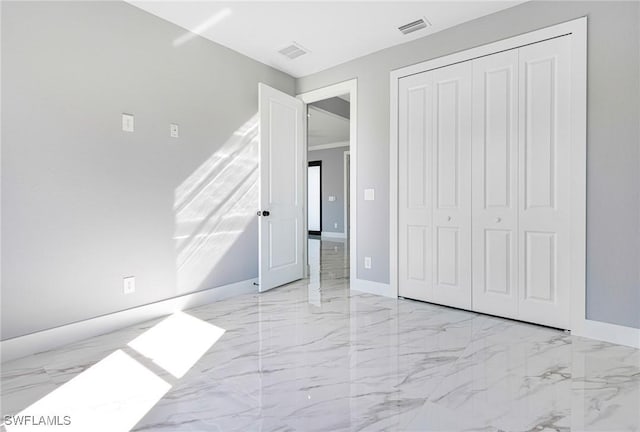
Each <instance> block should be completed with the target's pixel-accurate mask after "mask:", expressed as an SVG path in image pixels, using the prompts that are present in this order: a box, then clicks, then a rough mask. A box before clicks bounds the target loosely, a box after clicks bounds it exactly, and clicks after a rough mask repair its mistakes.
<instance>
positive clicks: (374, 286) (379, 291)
mask: <svg viewBox="0 0 640 432" xmlns="http://www.w3.org/2000/svg"><path fill="white" fill-rule="evenodd" d="M351 289H352V290H356V291H362V292H366V293H369V294H375V295H380V296H384V297H391V298H397V296H396V293H395V292H393V290H392V289H391V285H389V284H385V283H380V282H373V281H368V280H364V279H351Z"/></svg>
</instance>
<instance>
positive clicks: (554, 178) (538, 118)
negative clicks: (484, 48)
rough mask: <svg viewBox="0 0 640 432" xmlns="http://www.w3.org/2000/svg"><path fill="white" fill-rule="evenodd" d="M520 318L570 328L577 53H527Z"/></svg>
mask: <svg viewBox="0 0 640 432" xmlns="http://www.w3.org/2000/svg"><path fill="white" fill-rule="evenodd" d="M518 68H519V80H518V81H519V103H518V111H519V113H518V115H519V130H518V135H519V140H518V141H519V143H518V147H519V148H518V153H519V157H518V159H519V166H518V169H519V176H518V177H519V187H518V192H519V197H520V204H519V212H518V240H519V243H520V245H519V247H518V248H519V252H520V253H519V257H518V261H519V265H518V277H519V284H518V285H519V288H520V290H519V291H520V292H519V298H520V301H519V304H518V307H519V310H518V318H519V319H522V320H525V321H532V322H537V323H540V324H546V325H549V326H553V327H559V328H565V329H568V328H569V326H570V316H569V314H570V299H569V295H570V290H569V286H570V285H569V284H570V270H569V269H570V265H569V264H570V263H569V260H570V254H571V251H570V219H569V216H570V215H569V210H570V199H569V198H570V197H569V193H570V188H571V183H570V182H571V177H570V174H571V173H570V172H571V133H570V117H571V97H570V89H571V49H570V41H569V39H568V38H567V37H560V38H556V39H551V40H548V41H545V42H540V43H537V44H533V45H528V46H526V47H523V48H520V50H519V63H518Z"/></svg>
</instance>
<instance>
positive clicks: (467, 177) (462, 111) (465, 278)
mask: <svg viewBox="0 0 640 432" xmlns="http://www.w3.org/2000/svg"><path fill="white" fill-rule="evenodd" d="M432 73H433V94H434V97H433V111H434V118H433V127H432V130H433V145H432V148H433V177H432V181H431V184H432V186H433V191H432V193H433V214H432V218H433V219H432V220H433V255H434V260H433V276H434V279H433V296H434V298H435V299H436V301H437V302H438V303H441V304H445V305H449V306H455V307H460V308H464V309H470V308H471V62H464V63H460V64H456V65H452V66H447V67H444V68H441V69H436V70H434V71H433V72H432Z"/></svg>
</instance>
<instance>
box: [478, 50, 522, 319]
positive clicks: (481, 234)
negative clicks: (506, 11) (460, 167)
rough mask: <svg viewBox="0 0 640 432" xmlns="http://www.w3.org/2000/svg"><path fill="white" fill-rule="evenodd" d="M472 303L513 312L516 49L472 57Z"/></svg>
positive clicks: (511, 314) (515, 284) (497, 311)
mask: <svg viewBox="0 0 640 432" xmlns="http://www.w3.org/2000/svg"><path fill="white" fill-rule="evenodd" d="M473 308H474V310H477V311H479V312H485V313H489V314H493V315H501V316H505V317H511V318H517V317H518V50H511V51H505V52H502V53H498V54H494V55H490V56H487V57H482V58H479V59H477V60H474V61H473Z"/></svg>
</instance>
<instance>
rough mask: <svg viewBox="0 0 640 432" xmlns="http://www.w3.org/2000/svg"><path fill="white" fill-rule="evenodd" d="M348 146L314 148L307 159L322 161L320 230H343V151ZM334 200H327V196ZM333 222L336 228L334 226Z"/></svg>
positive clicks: (347, 148) (340, 231)
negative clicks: (336, 225) (334, 198)
mask: <svg viewBox="0 0 640 432" xmlns="http://www.w3.org/2000/svg"><path fill="white" fill-rule="evenodd" d="M346 151H349V147H337V148H332V149H326V150H314V151H310V152H309V154H308V159H309V161H322V232H337V233H343V232H344V202H345V201H344V198H345V197H344V152H346ZM331 195H333V196H335V197H336V200H335V201H329V196H331ZM334 223H337V224H338V228H334V225H333V224H334Z"/></svg>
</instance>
